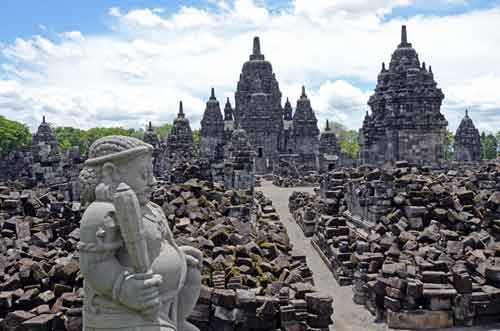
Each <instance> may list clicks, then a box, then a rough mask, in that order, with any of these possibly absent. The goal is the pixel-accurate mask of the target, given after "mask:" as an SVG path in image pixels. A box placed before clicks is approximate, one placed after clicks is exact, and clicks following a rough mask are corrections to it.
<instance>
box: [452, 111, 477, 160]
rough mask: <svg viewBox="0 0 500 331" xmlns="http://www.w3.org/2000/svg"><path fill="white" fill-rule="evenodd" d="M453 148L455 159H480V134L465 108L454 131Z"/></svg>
mask: <svg viewBox="0 0 500 331" xmlns="http://www.w3.org/2000/svg"><path fill="white" fill-rule="evenodd" d="M453 149H454V152H455V160H457V161H461V162H473V161H481V159H482V150H481V136H480V135H479V130H478V129H476V127H475V126H474V123H473V122H472V119H471V118H470V117H469V112H468V111H467V110H466V111H465V116H464V118H463V119H462V121H461V122H460V125H459V126H458V129H457V132H456V133H455V140H454V143H453Z"/></svg>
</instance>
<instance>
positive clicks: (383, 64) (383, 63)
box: [382, 62, 385, 71]
mask: <svg viewBox="0 0 500 331" xmlns="http://www.w3.org/2000/svg"><path fill="white" fill-rule="evenodd" d="M382 71H385V62H382Z"/></svg>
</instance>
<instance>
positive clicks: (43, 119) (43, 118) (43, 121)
mask: <svg viewBox="0 0 500 331" xmlns="http://www.w3.org/2000/svg"><path fill="white" fill-rule="evenodd" d="M42 123H44V124H45V115H43V117H42Z"/></svg>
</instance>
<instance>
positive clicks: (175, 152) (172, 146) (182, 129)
mask: <svg viewBox="0 0 500 331" xmlns="http://www.w3.org/2000/svg"><path fill="white" fill-rule="evenodd" d="M167 150H168V156H169V157H176V156H185V157H191V156H192V155H193V151H194V146H193V132H192V131H191V125H190V124H189V120H188V119H187V118H186V116H185V114H184V109H183V106H182V101H181V102H180V103H179V113H178V114H177V118H176V119H175V120H174V122H173V126H172V130H171V131H170V134H169V135H168V137H167Z"/></svg>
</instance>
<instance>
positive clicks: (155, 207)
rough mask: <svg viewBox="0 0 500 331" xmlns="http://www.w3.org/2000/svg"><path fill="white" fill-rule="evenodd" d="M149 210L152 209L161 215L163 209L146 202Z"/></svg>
mask: <svg viewBox="0 0 500 331" xmlns="http://www.w3.org/2000/svg"><path fill="white" fill-rule="evenodd" d="M148 206H149V208H151V209H153V210H154V211H161V212H162V213H163V208H161V207H160V206H159V205H157V204H156V203H154V202H151V201H150V202H148Z"/></svg>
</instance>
